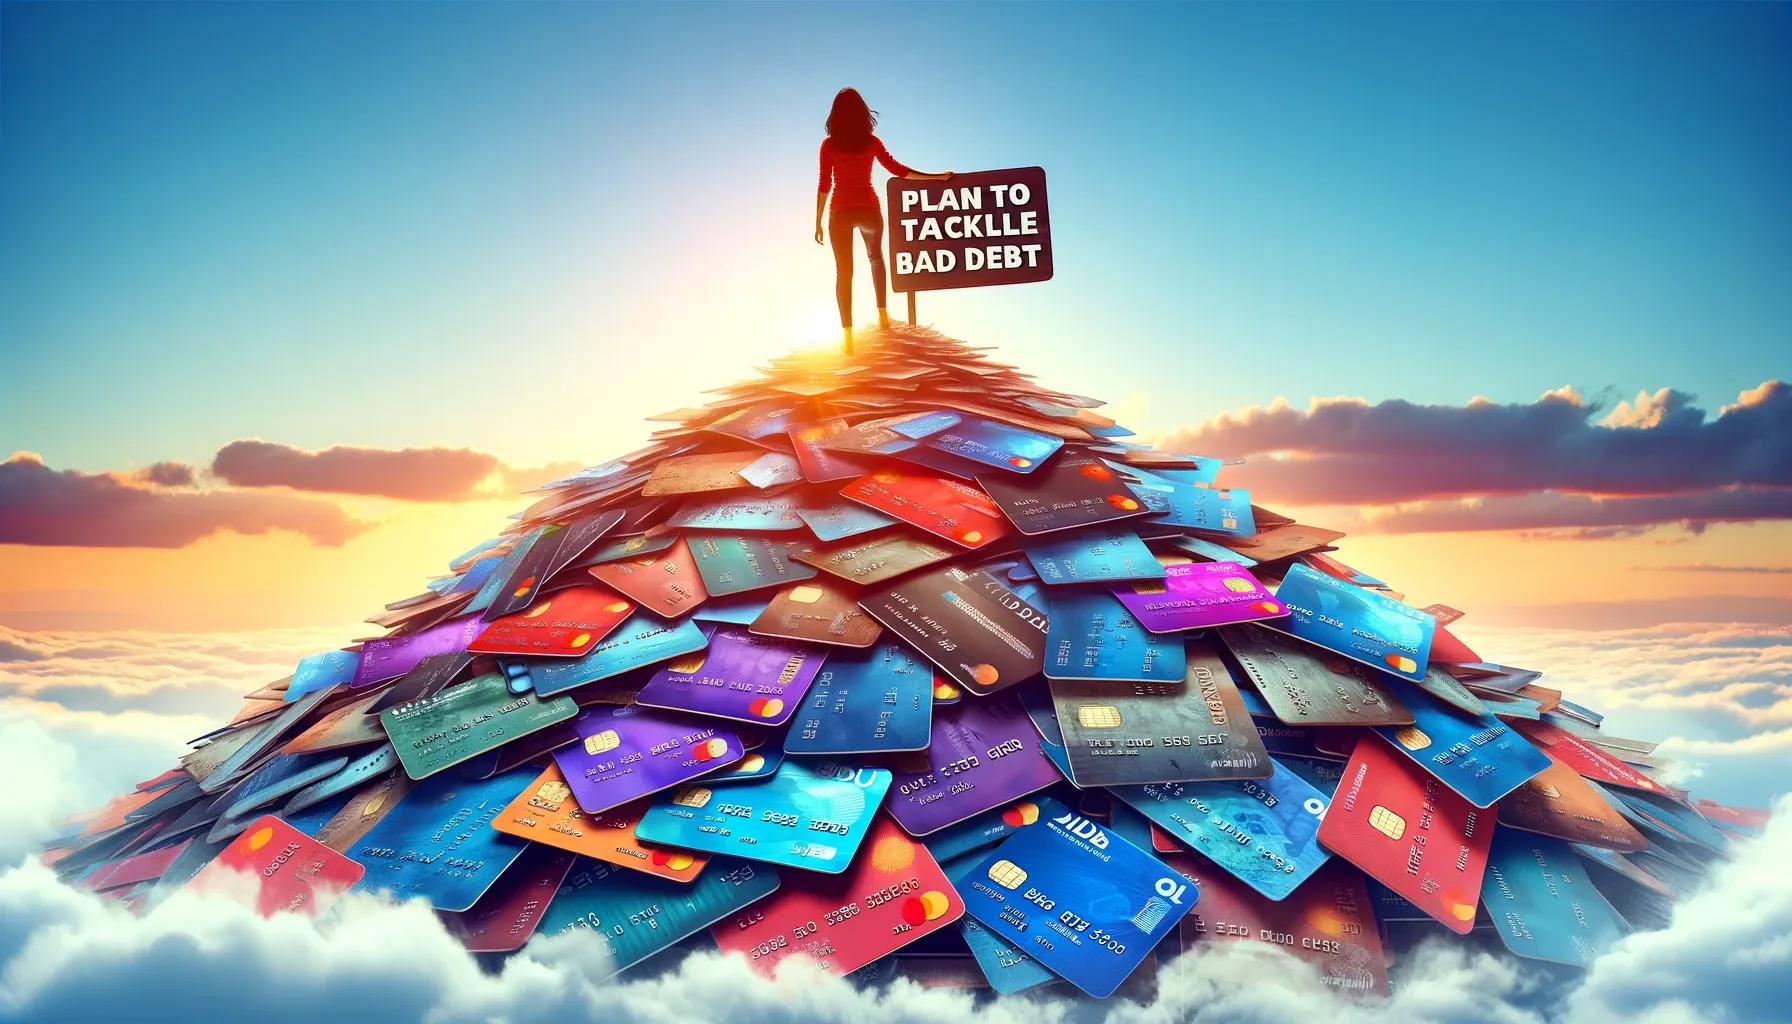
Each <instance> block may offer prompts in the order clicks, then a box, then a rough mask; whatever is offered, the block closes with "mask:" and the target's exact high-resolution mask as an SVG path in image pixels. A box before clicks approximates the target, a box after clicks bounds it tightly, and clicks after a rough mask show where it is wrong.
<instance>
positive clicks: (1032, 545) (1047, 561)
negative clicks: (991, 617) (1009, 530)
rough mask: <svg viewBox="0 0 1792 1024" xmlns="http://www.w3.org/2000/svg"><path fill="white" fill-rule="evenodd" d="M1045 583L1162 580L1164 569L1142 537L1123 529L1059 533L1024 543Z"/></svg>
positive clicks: (1108, 528)
mask: <svg viewBox="0 0 1792 1024" xmlns="http://www.w3.org/2000/svg"><path fill="white" fill-rule="evenodd" d="M1021 550H1022V551H1025V552H1026V553H1027V561H1029V562H1031V563H1033V568H1034V569H1035V570H1037V571H1038V573H1039V581H1040V582H1041V583H1046V584H1053V585H1056V584H1063V583H1106V582H1108V581H1110V580H1147V579H1163V578H1164V575H1165V570H1164V567H1163V566H1162V565H1159V564H1158V561H1157V558H1156V556H1154V555H1152V553H1151V549H1150V548H1148V547H1146V546H1145V542H1144V541H1142V540H1140V539H1139V535H1138V534H1136V533H1134V532H1132V531H1131V530H1129V529H1126V528H1125V527H1123V526H1104V527H1097V528H1095V529H1092V530H1078V531H1076V532H1074V533H1058V534H1053V535H1051V536H1049V537H1044V538H1027V539H1026V540H1024V541H1022V542H1021Z"/></svg>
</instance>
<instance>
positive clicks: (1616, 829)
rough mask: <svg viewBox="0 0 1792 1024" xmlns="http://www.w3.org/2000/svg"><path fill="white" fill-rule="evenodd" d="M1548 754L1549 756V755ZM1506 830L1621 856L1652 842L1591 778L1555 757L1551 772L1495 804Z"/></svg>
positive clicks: (1541, 772)
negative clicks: (1537, 833) (1534, 833)
mask: <svg viewBox="0 0 1792 1024" xmlns="http://www.w3.org/2000/svg"><path fill="white" fill-rule="evenodd" d="M1546 753H1547V752H1546ZM1494 806H1495V807H1496V808H1498V810H1499V821H1500V824H1501V825H1502V826H1504V825H1510V826H1512V827H1513V828H1521V829H1524V830H1525V831H1526V832H1541V833H1542V834H1544V835H1546V836H1555V837H1556V838H1558V839H1566V840H1568V841H1569V842H1571V843H1586V844H1587V845H1589V846H1598V847H1602V848H1604V849H1607V850H1617V851H1618V852H1619V853H1634V852H1636V851H1637V850H1646V849H1648V848H1649V841H1648V840H1647V839H1644V838H1643V834H1642V833H1641V832H1638V831H1637V830H1636V826H1634V825H1632V824H1631V823H1630V822H1629V821H1626V820H1625V818H1624V815H1623V814H1621V813H1619V811H1618V809H1617V808H1616V807H1613V806H1612V805H1611V803H1610V802H1609V801H1607V800H1606V799H1605V798H1604V797H1602V796H1600V795H1599V793H1598V791H1597V790H1595V789H1594V788H1593V787H1592V785H1591V784H1589V783H1588V782H1587V780H1586V779H1583V778H1581V777H1580V775H1579V773H1577V772H1575V770H1574V769H1573V768H1570V767H1568V766H1567V765H1566V764H1563V763H1562V762H1561V761H1560V760H1557V759H1556V758H1555V757H1551V758H1550V759H1549V767H1548V768H1545V769H1543V770H1542V771H1540V772H1538V773H1537V774H1536V775H1533V776H1531V777H1530V778H1529V779H1526V780H1525V782H1524V784H1523V785H1521V786H1519V787H1518V788H1517V789H1515V790H1513V791H1512V792H1510V793H1507V794H1506V795H1505V796H1502V797H1500V799H1499V802H1498V803H1496V804H1495V805H1494Z"/></svg>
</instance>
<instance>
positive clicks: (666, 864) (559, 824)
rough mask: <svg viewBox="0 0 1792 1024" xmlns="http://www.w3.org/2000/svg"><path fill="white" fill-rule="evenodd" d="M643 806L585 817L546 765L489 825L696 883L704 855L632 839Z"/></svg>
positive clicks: (558, 774) (555, 771)
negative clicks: (694, 880)
mask: <svg viewBox="0 0 1792 1024" xmlns="http://www.w3.org/2000/svg"><path fill="white" fill-rule="evenodd" d="M647 804H648V801H646V800H637V801H635V802H634V803H630V804H623V805H622V806H621V807H613V808H611V809H610V810H607V811H604V812H602V813H601V814H588V813H586V812H585V811H582V810H580V809H579V803H578V801H577V800H574V799H573V796H572V787H570V786H568V785H567V784H566V776H565V775H564V774H563V773H561V771H560V766H559V765H549V766H548V768H547V770H546V771H544V772H542V773H541V775H540V777H538V778H537V779H536V780H535V781H534V782H531V783H529V785H528V786H527V787H525V788H524V789H523V791H522V792H521V793H518V794H517V796H516V799H515V800H512V801H511V802H510V806H508V807H506V808H504V810H503V811H502V812H500V813H499V815H498V816H497V817H496V818H493V819H492V827H493V828H495V829H497V830H498V831H500V832H504V833H507V834H509V835H513V836H516V837H518V838H521V839H529V840H533V841H535V842H537V843H544V844H546V845H548V846H553V847H557V848H559V849H562V850H569V851H571V852H573V853H578V854H583V855H584V856H587V857H594V858H596V859H598V860H601V861H604V862H606V863H609V864H615V865H617V866H619V867H625V868H628V869H630V870H633V871H639V872H642V873H643V874H648V875H654V876H655V877H658V878H669V879H671V880H672V881H674V882H689V881H691V880H692V879H695V878H696V877H697V873H698V872H700V871H702V870H703V865H705V864H707V863H709V858H708V857H707V856H705V855H703V854H701V853H693V852H692V851H690V850H680V849H678V848H676V847H672V846H656V845H654V844H652V843H643V842H640V841H639V840H637V839H636V838H635V826H636V825H638V824H640V822H641V815H642V814H644V813H646V811H647Z"/></svg>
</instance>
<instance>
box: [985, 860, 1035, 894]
mask: <svg viewBox="0 0 1792 1024" xmlns="http://www.w3.org/2000/svg"><path fill="white" fill-rule="evenodd" d="M989 880H990V881H992V882H994V883H996V884H997V885H999V886H1001V887H1002V888H1004V889H1018V888H1020V884H1021V883H1022V882H1024V881H1026V880H1027V873H1026V872H1025V871H1023V870H1021V866H1020V865H1019V864H1016V863H1014V862H1013V861H1011V860H998V861H996V862H995V863H994V864H991V865H990V866H989Z"/></svg>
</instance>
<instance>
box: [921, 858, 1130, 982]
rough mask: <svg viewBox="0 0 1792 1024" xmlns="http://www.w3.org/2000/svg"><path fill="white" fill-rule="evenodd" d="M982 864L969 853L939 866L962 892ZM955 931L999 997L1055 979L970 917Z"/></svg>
mask: <svg viewBox="0 0 1792 1024" xmlns="http://www.w3.org/2000/svg"><path fill="white" fill-rule="evenodd" d="M1133 845H1135V846H1136V845H1138V844H1136V843H1135V844H1133ZM930 849H931V847H930ZM982 862H983V856H982V855H981V854H977V853H972V854H968V855H964V856H960V857H958V858H957V859H955V860H949V861H946V862H945V863H943V864H941V865H940V867H941V869H942V870H944V871H945V872H946V877H947V878H949V879H951V880H952V885H953V886H954V887H955V888H957V889H961V890H962V889H966V888H969V886H970V884H971V880H972V872H974V871H975V870H976V869H977V865H978V864H981V863H982ZM958 931H959V934H960V935H962V936H963V937H964V942H965V945H966V946H969V947H970V950H971V956H972V958H973V959H975V960H976V962H977V968H978V969H979V970H981V971H982V972H983V976H984V978H986V979H988V981H989V987H990V988H992V989H995V991H996V993H997V994H998V995H1004V996H1010V995H1015V994H1017V993H1021V992H1025V991H1028V990H1029V989H1035V988H1038V987H1039V986H1041V985H1049V984H1051V983H1052V982H1054V981H1057V980H1058V976H1057V975H1056V974H1053V973H1052V972H1051V971H1050V970H1048V969H1047V968H1046V966H1045V965H1044V964H1042V963H1040V962H1039V961H1037V960H1035V959H1033V958H1032V957H1030V956H1028V955H1027V954H1026V953H1024V952H1022V951H1021V949H1020V946H1019V945H1017V944H1016V943H1013V942H1010V941H1008V940H1007V939H1005V938H1003V937H1001V936H1000V935H997V934H996V933H995V932H992V931H990V930H989V929H988V928H986V927H984V926H983V924H982V923H981V922H980V921H978V920H977V919H976V918H974V917H972V916H970V915H969V914H966V915H965V916H963V917H961V918H959V919H958Z"/></svg>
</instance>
